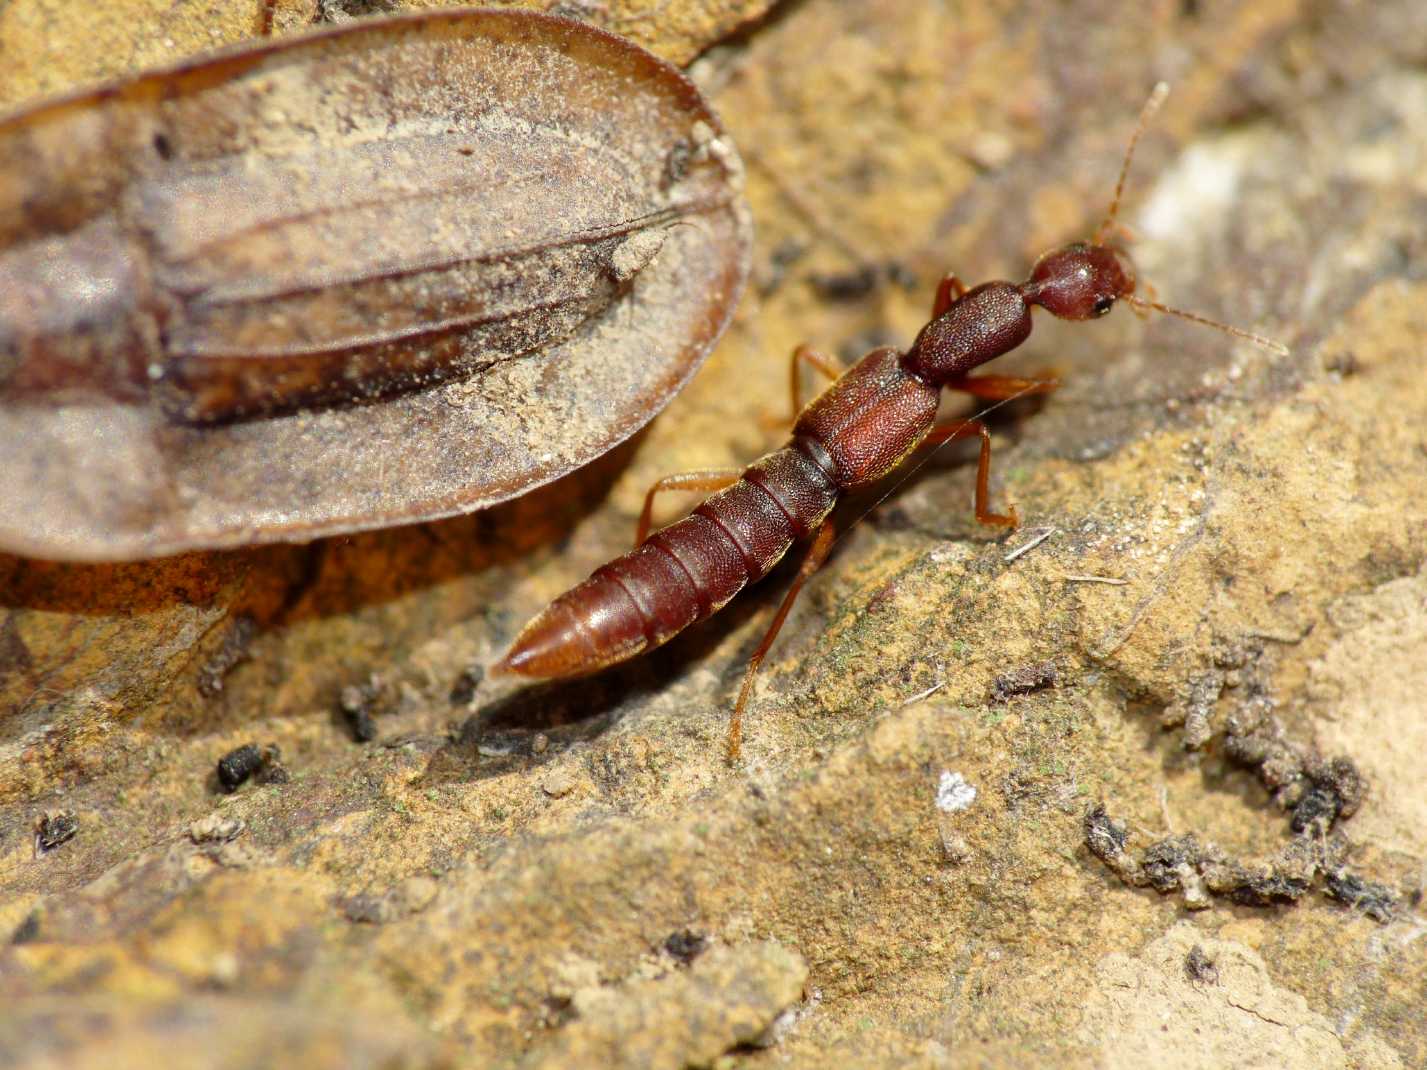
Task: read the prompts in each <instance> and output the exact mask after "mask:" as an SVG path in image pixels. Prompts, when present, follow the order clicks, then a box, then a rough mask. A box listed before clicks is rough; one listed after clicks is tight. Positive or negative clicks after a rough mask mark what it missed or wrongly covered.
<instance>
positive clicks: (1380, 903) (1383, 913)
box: [1324, 870, 1398, 924]
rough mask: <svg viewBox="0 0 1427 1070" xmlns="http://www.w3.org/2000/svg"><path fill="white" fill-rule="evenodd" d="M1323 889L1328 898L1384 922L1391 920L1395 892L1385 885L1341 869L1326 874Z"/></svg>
mask: <svg viewBox="0 0 1427 1070" xmlns="http://www.w3.org/2000/svg"><path fill="white" fill-rule="evenodd" d="M1324 891H1325V892H1326V893H1327V895H1328V898H1329V899H1335V900H1337V901H1338V902H1339V903H1342V904H1343V905H1344V906H1349V907H1352V908H1353V909H1354V910H1359V911H1361V912H1362V913H1364V914H1366V915H1367V916H1368V917H1370V918H1372V920H1373V921H1376V922H1381V923H1384V924H1386V923H1387V922H1389V921H1391V920H1392V916H1393V913H1394V911H1395V909H1396V907H1397V898H1398V897H1397V893H1396V892H1394V891H1393V890H1392V889H1391V888H1389V887H1388V886H1387V885H1385V884H1378V883H1377V882H1376V881H1367V880H1363V879H1362V878H1361V877H1359V876H1356V875H1355V874H1352V873H1348V872H1346V871H1343V870H1340V871H1338V872H1336V873H1330V874H1329V875H1328V880H1327V884H1326V886H1325V888H1324Z"/></svg>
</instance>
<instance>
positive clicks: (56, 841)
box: [35, 810, 79, 854]
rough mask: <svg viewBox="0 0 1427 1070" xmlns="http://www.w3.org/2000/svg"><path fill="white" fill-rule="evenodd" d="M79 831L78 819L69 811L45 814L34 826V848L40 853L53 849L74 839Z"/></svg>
mask: <svg viewBox="0 0 1427 1070" xmlns="http://www.w3.org/2000/svg"><path fill="white" fill-rule="evenodd" d="M78 831H79V821H78V819H77V818H75V816H74V815H73V814H71V813H70V812H69V811H67V810H66V811H62V812H60V813H56V814H45V815H44V816H43V817H41V818H40V821H39V824H38V825H36V826H35V849H36V851H37V852H39V853H40V854H44V853H45V852H47V851H53V850H54V849H55V848H56V847H58V846H59V845H60V844H62V843H68V842H69V841H70V840H72V839H74V834H75V833H76V832H78Z"/></svg>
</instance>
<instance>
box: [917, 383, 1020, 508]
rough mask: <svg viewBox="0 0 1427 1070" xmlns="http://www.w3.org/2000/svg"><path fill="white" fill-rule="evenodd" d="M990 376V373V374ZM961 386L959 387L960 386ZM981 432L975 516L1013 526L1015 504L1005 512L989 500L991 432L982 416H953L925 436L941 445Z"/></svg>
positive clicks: (930, 441)
mask: <svg viewBox="0 0 1427 1070" xmlns="http://www.w3.org/2000/svg"><path fill="white" fill-rule="evenodd" d="M987 378H990V376H987ZM958 389H959V388H958ZM972 435H980V436H981V460H980V462H979V463H978V464H977V466H976V519H977V520H978V521H980V522H981V523H982V524H991V525H993V526H995V527H998V528H1014V527H1018V526H1019V525H1020V523H1021V518H1020V517H1019V516H1018V515H1017V514H1016V507H1015V506H1014V505H1012V506H1009V507H1008V509H1007V511H1006V512H1005V513H993V512H991V508H990V506H989V504H988V502H989V499H990V497H991V490H990V483H991V432H990V431H988V430H987V429H986V425H985V424H983V423H982V422H981V421H980V420H952V421H950V422H949V423H944V424H939V425H937V426H936V427H933V428H932V429H931V430H930V431H929V432H928V433H927V437H926V439H925V440H924V444H925V445H928V446H939V445H941V444H942V443H943V442H953V441H955V440H956V439H958V438H970V437H971V436H972Z"/></svg>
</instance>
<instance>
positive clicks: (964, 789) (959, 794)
mask: <svg viewBox="0 0 1427 1070" xmlns="http://www.w3.org/2000/svg"><path fill="white" fill-rule="evenodd" d="M975 801H976V789H975V788H974V787H972V786H971V785H970V784H968V783H967V782H966V778H965V777H964V776H962V775H961V774H960V773H953V772H951V770H949V769H943V770H942V771H941V779H940V780H938V781H937V785H936V808H937V809H938V810H940V811H941V812H942V813H944V814H954V813H956V812H957V811H958V810H965V809H966V808H967V807H969V806H970V805H971V804H972V803H974V802H975Z"/></svg>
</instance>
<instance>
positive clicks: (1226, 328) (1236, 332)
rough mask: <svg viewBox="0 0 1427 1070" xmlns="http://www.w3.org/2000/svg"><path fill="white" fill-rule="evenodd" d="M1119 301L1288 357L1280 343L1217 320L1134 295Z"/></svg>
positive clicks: (1284, 346) (1286, 348)
mask: <svg viewBox="0 0 1427 1070" xmlns="http://www.w3.org/2000/svg"><path fill="white" fill-rule="evenodd" d="M1120 300H1122V301H1125V302H1127V303H1128V304H1129V305H1130V307H1131V308H1134V309H1137V310H1139V311H1145V310H1150V309H1152V310H1154V311H1155V312H1163V313H1165V314H1166V315H1169V316H1178V317H1179V318H1180V319H1182V320H1189V321H1190V322H1192V323H1202V324H1204V325H1205V326H1206V327H1216V328H1218V329H1219V330H1221V331H1223V332H1224V333H1225V334H1231V335H1233V336H1234V337H1235V338H1242V339H1243V340H1244V341H1245V342H1252V343H1253V344H1254V345H1256V346H1258V347H1259V348H1260V349H1267V350H1268V351H1269V352H1270V353H1277V354H1278V355H1279V356H1281V357H1286V356H1288V352H1289V350H1288V347H1287V346H1286V345H1284V344H1283V343H1282V342H1277V341H1275V340H1274V339H1272V338H1266V337H1264V336H1263V335H1261V334H1254V333H1253V331H1245V330H1243V329H1242V328H1239V327H1231V326H1230V325H1229V324H1227V323H1220V322H1219V321H1218V320H1211V319H1210V318H1209V317H1208V316H1201V315H1199V314H1198V313H1197V312H1186V311H1184V309H1182V308H1171V307H1170V306H1169V305H1162V304H1160V303H1159V302H1158V301H1146V300H1144V299H1143V298H1141V297H1136V296H1134V294H1126V295H1125V296H1124V297H1122V298H1121V299H1120Z"/></svg>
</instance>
